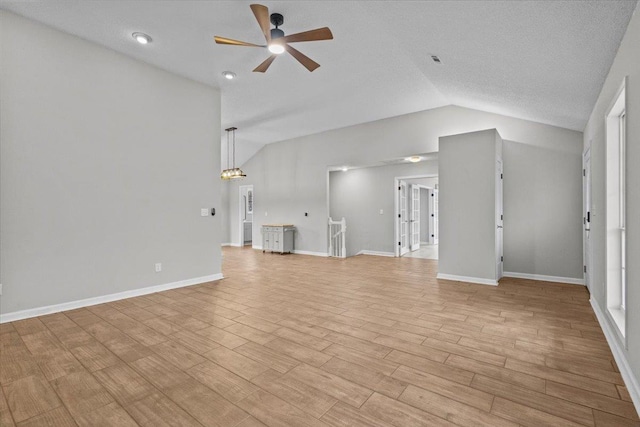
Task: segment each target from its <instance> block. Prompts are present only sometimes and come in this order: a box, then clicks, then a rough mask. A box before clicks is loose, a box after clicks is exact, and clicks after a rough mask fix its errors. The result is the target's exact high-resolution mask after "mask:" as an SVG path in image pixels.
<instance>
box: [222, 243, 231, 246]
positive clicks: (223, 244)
mask: <svg viewBox="0 0 640 427" xmlns="http://www.w3.org/2000/svg"><path fill="white" fill-rule="evenodd" d="M220 246H231V243H229V242H227V243H220Z"/></svg>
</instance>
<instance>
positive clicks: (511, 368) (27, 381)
mask: <svg viewBox="0 0 640 427" xmlns="http://www.w3.org/2000/svg"><path fill="white" fill-rule="evenodd" d="M436 269H437V261H433V260H424V259H414V258H384V257H374V256H358V257H353V258H348V259H345V260H340V259H326V258H318V257H310V256H303V255H287V256H280V255H274V254H263V253H262V252H260V251H253V250H251V249H239V248H225V249H224V264H223V273H224V275H225V277H226V278H225V279H224V280H222V281H219V282H214V283H204V284H201V285H196V286H190V287H186V288H181V289H175V290H171V291H166V292H160V293H156V294H152V295H147V296H142V297H137V298H131V299H127V300H122V301H117V302H113V303H109V304H102V305H96V306H92V307H86V308H82V309H78V310H71V311H67V312H63V313H57V314H52V315H48V316H41V317H38V318H33V319H28V320H23V321H19V322H14V323H8V324H3V325H1V327H0V332H1V338H0V384H1V385H2V387H1V388H0V425H2V427H7V426H14V425H17V426H44V425H54V426H75V425H78V426H97V425H101V426H109V425H112V426H136V425H139V426H154V427H155V426H229V427H231V426H239V427H251V426H265V425H266V426H274V427H275V426H296V427H297V426H335V427H337V426H363V427H364V426H373V427H376V426H396V427H410V426H454V425H457V426H491V427H499V426H518V425H520V426H532V427H538V426H591V427H604V426H640V420H639V419H638V414H637V412H636V410H635V408H634V407H633V404H632V403H631V401H630V398H629V394H628V392H627V389H626V388H625V386H624V383H623V381H622V378H621V376H620V373H619V371H618V370H617V367H616V365H615V363H614V362H613V358H612V355H611V352H610V350H609V348H608V347H607V343H606V341H605V339H604V336H603V334H602V331H601V329H600V327H599V325H598V323H597V321H596V319H595V316H594V314H593V312H592V310H591V307H590V305H589V303H588V294H587V291H586V289H585V288H584V287H582V286H577V285H565V284H556V283H544V282H536V281H531V280H520V279H504V280H502V281H501V282H500V285H499V286H497V287H492V286H483V285H473V284H466V283H460V282H452V281H446V280H436V278H435V276H436Z"/></svg>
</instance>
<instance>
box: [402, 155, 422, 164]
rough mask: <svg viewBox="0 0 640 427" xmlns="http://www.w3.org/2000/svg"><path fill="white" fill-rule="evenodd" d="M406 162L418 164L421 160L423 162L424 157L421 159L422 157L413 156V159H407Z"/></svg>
mask: <svg viewBox="0 0 640 427" xmlns="http://www.w3.org/2000/svg"><path fill="white" fill-rule="evenodd" d="M405 160H408V161H410V162H411V163H418V162H419V161H420V160H422V157H420V156H411V157H407V158H406V159H405Z"/></svg>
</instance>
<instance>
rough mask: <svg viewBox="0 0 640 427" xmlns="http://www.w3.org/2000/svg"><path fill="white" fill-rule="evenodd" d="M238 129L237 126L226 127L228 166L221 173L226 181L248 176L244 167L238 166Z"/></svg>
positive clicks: (221, 176)
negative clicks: (243, 169) (243, 170)
mask: <svg viewBox="0 0 640 427" xmlns="http://www.w3.org/2000/svg"><path fill="white" fill-rule="evenodd" d="M236 130H237V128H234V127H231V128H228V129H225V131H226V132H227V168H226V169H224V170H223V171H222V173H221V174H220V178H222V179H223V180H225V181H228V180H230V179H239V178H244V177H245V176H247V175H245V174H244V172H242V169H240V168H237V167H236Z"/></svg>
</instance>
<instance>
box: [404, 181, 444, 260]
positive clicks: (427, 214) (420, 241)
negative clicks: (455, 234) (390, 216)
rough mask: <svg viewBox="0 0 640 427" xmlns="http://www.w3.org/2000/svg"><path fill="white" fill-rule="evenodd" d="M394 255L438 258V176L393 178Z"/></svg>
mask: <svg viewBox="0 0 640 427" xmlns="http://www.w3.org/2000/svg"><path fill="white" fill-rule="evenodd" d="M394 184H395V188H396V189H397V190H396V197H395V200H394V203H395V215H394V218H395V220H394V229H395V233H394V236H395V240H394V245H395V248H396V249H395V256H397V257H402V256H404V257H410V258H425V259H438V245H437V243H438V232H437V230H438V213H437V207H438V204H437V194H438V177H437V175H422V176H407V177H396V178H394Z"/></svg>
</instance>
